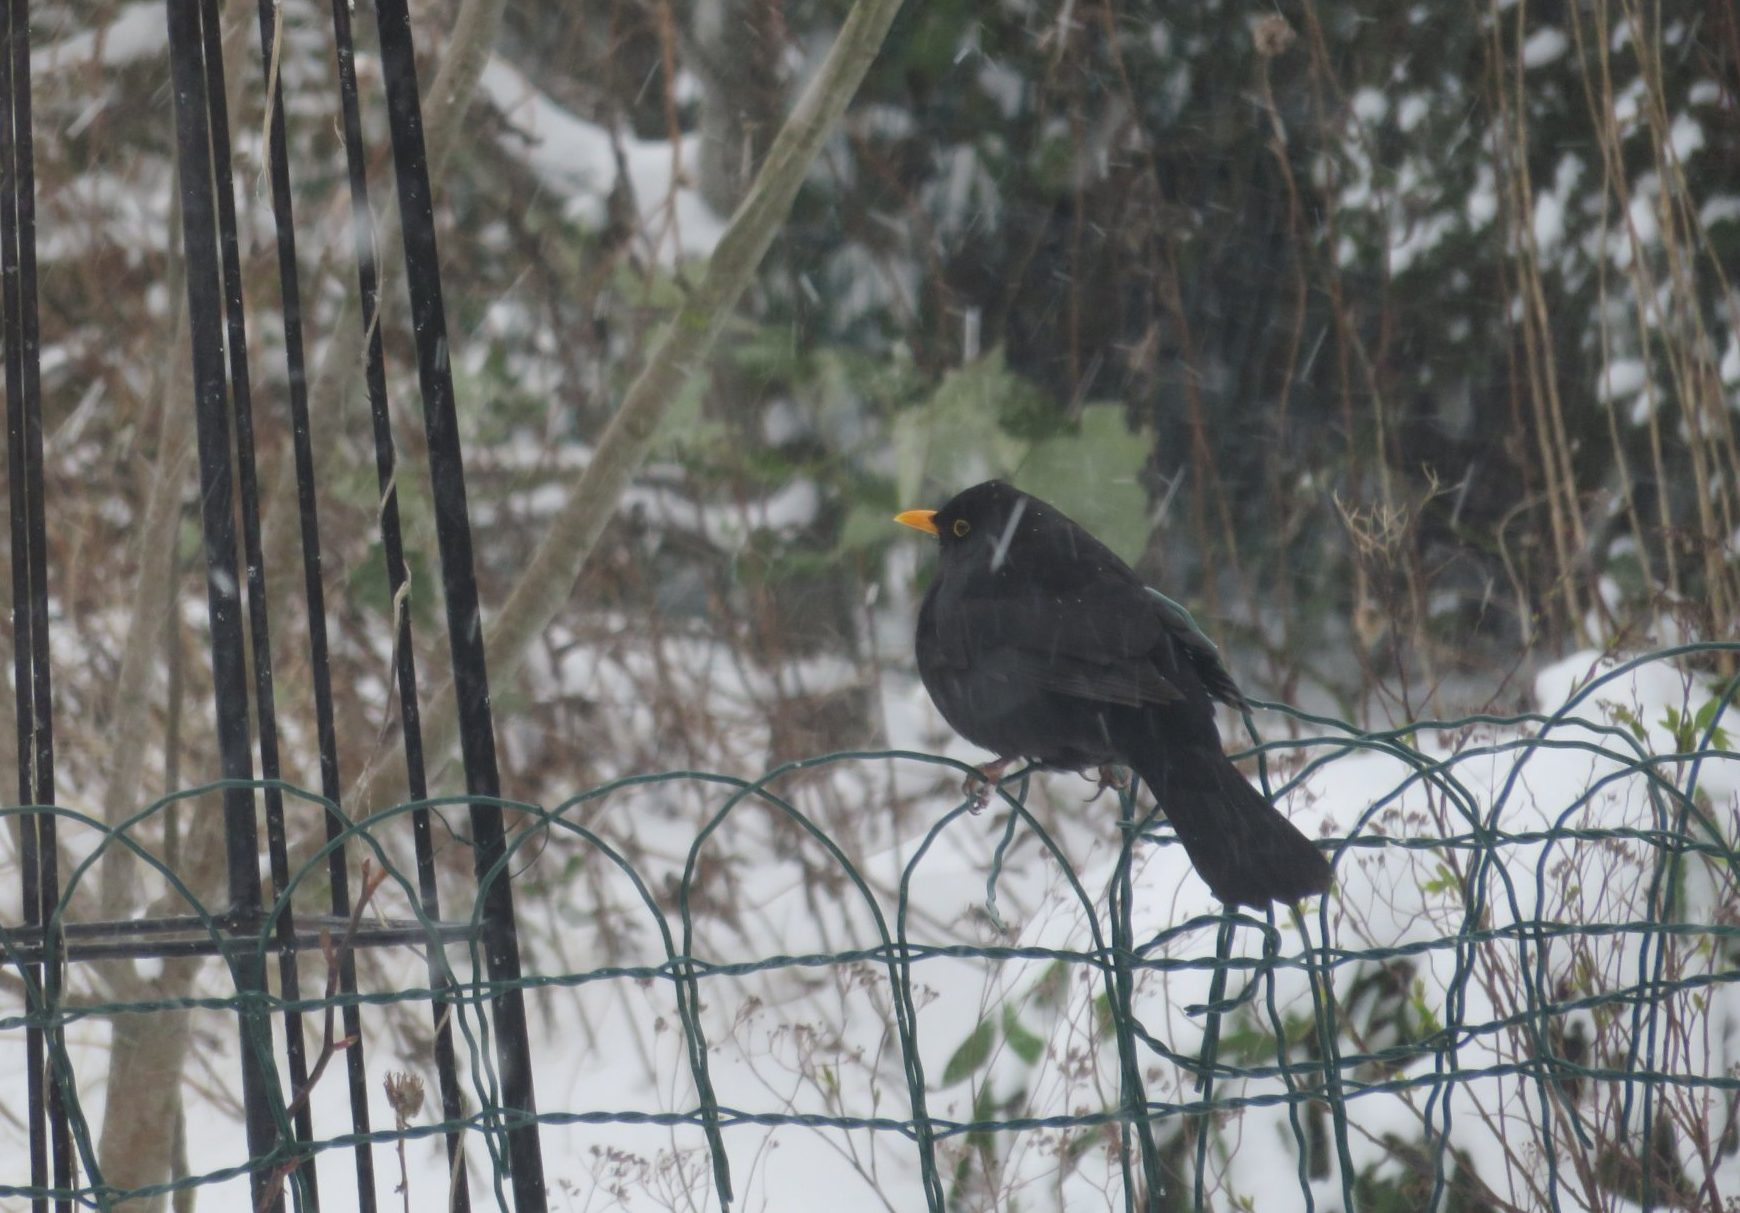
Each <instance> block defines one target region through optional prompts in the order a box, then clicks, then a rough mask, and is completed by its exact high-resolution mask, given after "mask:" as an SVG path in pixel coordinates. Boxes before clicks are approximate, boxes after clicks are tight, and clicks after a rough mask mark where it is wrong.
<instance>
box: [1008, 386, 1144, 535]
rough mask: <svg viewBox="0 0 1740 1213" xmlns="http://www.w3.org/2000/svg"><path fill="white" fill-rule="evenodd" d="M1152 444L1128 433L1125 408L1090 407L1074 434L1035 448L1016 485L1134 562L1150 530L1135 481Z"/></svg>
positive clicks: (1047, 440) (1084, 412)
mask: <svg viewBox="0 0 1740 1213" xmlns="http://www.w3.org/2000/svg"><path fill="white" fill-rule="evenodd" d="M1152 447H1153V443H1152V442H1151V441H1150V440H1149V436H1148V434H1147V433H1146V432H1138V433H1132V432H1131V431H1130V427H1129V426H1128V425H1127V424H1125V421H1124V406H1123V405H1121V404H1113V403H1104V404H1090V405H1088V406H1087V407H1085V408H1084V409H1083V410H1082V414H1081V424H1080V425H1079V426H1078V427H1077V428H1076V430H1075V431H1074V432H1073V433H1064V434H1059V435H1057V436H1056V437H1053V438H1048V439H1045V440H1044V441H1042V442H1039V443H1036V444H1035V445H1034V447H1033V450H1032V452H1031V453H1030V454H1029V455H1028V456H1027V458H1026V459H1025V460H1024V461H1023V462H1022V464H1021V469H1020V471H1019V472H1018V473H1017V474H1016V475H1015V477H1014V481H1015V484H1016V485H1017V486H1018V487H1020V488H1022V489H1025V490H1026V491H1027V492H1029V493H1032V494H1033V495H1034V496H1036V497H1043V498H1044V499H1045V500H1047V501H1049V502H1051V503H1052V504H1053V505H1055V506H1056V507H1057V508H1058V509H1060V510H1062V511H1063V512H1064V513H1066V514H1068V515H1069V516H1070V517H1071V518H1073V519H1075V520H1076V521H1077V522H1079V523H1081V524H1082V525H1083V526H1085V527H1086V528H1087V529H1088V530H1090V531H1092V532H1093V533H1094V534H1095V535H1098V536H1099V537H1100V539H1101V541H1103V542H1104V543H1105V545H1106V546H1107V547H1109V548H1111V549H1112V551H1114V552H1116V553H1117V554H1118V555H1120V556H1122V557H1123V558H1124V559H1125V560H1135V559H1136V558H1137V557H1138V556H1140V555H1141V554H1142V549H1143V548H1144V547H1146V546H1147V543H1148V533H1149V531H1150V530H1152V529H1153V525H1152V521H1151V519H1150V518H1149V516H1148V494H1147V492H1146V491H1144V490H1143V488H1142V485H1141V483H1140V482H1139V481H1138V480H1137V474H1138V473H1139V472H1140V471H1141V470H1142V465H1143V464H1144V463H1146V462H1147V459H1148V453H1149V451H1150V450H1151V449H1152Z"/></svg>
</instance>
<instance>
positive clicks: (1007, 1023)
mask: <svg viewBox="0 0 1740 1213" xmlns="http://www.w3.org/2000/svg"><path fill="white" fill-rule="evenodd" d="M1003 1039H1004V1040H1006V1041H1008V1042H1009V1047H1010V1048H1011V1049H1013V1050H1015V1056H1017V1057H1019V1058H1020V1059H1021V1060H1022V1061H1024V1062H1026V1063H1027V1064H1028V1065H1030V1066H1031V1065H1037V1064H1038V1062H1039V1059H1040V1058H1041V1057H1042V1056H1044V1054H1045V1041H1044V1040H1043V1039H1041V1038H1040V1037H1039V1036H1037V1035H1036V1034H1034V1033H1033V1032H1030V1031H1028V1030H1027V1027H1026V1026H1025V1025H1024V1024H1023V1023H1022V1022H1021V1017H1020V1015H1018V1014H1017V1013H1016V1011H1015V1004H1014V1003H1006V1004H1005V1005H1004V1007H1003Z"/></svg>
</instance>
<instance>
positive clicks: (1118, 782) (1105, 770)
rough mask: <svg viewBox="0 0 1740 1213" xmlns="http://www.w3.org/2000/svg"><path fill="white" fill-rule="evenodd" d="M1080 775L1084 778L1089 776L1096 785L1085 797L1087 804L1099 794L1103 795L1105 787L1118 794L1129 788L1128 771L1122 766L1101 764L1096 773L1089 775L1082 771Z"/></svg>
mask: <svg viewBox="0 0 1740 1213" xmlns="http://www.w3.org/2000/svg"><path fill="white" fill-rule="evenodd" d="M1082 777H1083V778H1084V779H1088V778H1091V779H1092V780H1093V781H1094V783H1095V784H1097V785H1098V786H1097V787H1095V788H1094V794H1093V795H1092V796H1089V797H1088V798H1087V803H1089V804H1092V803H1093V802H1094V801H1096V800H1098V799H1099V798H1100V797H1101V796H1103V795H1105V791H1106V789H1107V788H1110V789H1111V790H1112V791H1114V792H1117V793H1118V794H1119V795H1122V794H1123V793H1125V792H1127V791H1129V788H1130V772H1128V771H1126V770H1125V769H1124V768H1123V767H1114V766H1110V765H1107V766H1102V767H1101V768H1100V769H1099V773H1098V774H1097V775H1093V776H1089V775H1087V774H1086V773H1085V772H1084V773H1083V776H1082Z"/></svg>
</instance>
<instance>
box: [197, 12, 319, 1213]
mask: <svg viewBox="0 0 1740 1213" xmlns="http://www.w3.org/2000/svg"><path fill="white" fill-rule="evenodd" d="M200 17H201V31H200V32H201V40H202V43H203V45H204V48H205V79H206V93H205V95H206V107H207V113H208V114H209V119H210V126H209V130H210V132H211V161H212V187H213V188H212V193H213V197H214V198H215V200H216V203H217V235H218V252H219V257H220V263H221V269H222V275H223V293H224V313H225V321H226V325H225V330H226V331H225V336H226V338H227V341H226V346H227V351H228V353H229V366H230V394H231V401H232V405H233V413H234V419H235V448H234V457H235V469H236V489H237V495H238V497H239V499H240V500H239V504H240V507H241V519H242V536H241V538H242V552H243V555H244V556H245V558H246V570H247V571H246V577H245V584H246V585H247V591H248V593H247V612H248V638H249V640H250V641H251V642H252V646H253V658H254V661H253V666H254V711H255V714H256V718H257V721H258V724H259V745H260V774H261V776H262V777H263V778H265V779H267V780H277V779H278V778H280V777H281V775H282V774H283V771H282V769H281V767H280V764H279V759H278V717H277V710H276V705H275V703H274V697H273V691H272V636H271V627H270V624H269V621H268V619H267V617H266V561H265V555H264V552H263V550H262V545H261V539H260V489H259V480H258V477H257V475H256V474H255V467H254V419H253V414H254V410H253V388H252V384H251V379H250V376H249V373H248V336H247V323H246V316H245V313H244V308H243V300H242V267H241V253H240V250H239V248H238V242H237V239H236V204H235V184H234V181H233V179H232V177H231V173H230V136H229V130H230V122H229V99H228V97H227V96H226V95H225V84H224V65H223V42H222V39H221V38H220V36H219V30H220V26H219V20H218V10H217V0H200ZM264 795H265V802H266V852H267V857H268V863H269V867H270V872H271V880H272V893H273V897H274V899H276V898H277V897H279V896H281V895H282V894H283V892H284V890H285V888H286V887H287V886H288V884H289V881H290V858H289V847H288V840H287V837H286V834H285V827H284V795H283V793H282V792H281V791H280V790H279V789H278V788H276V787H272V786H268V787H267V788H266V789H265V793H264ZM275 929H276V933H277V936H278V945H279V946H278V977H279V984H280V988H281V990H282V993H283V995H284V997H285V998H288V999H296V998H299V997H301V982H300V980H299V977H298V965H297V958H296V948H295V942H294V941H295V923H294V915H293V914H292V912H291V910H290V908H289V907H285V910H284V913H283V914H281V915H280V916H279V918H278V921H277V922H276V924H275ZM284 1055H285V1061H286V1064H287V1067H288V1069H289V1075H290V1084H291V1088H292V1090H294V1091H300V1090H302V1089H303V1088H304V1087H306V1086H307V1084H308V1056H307V1047H306V1043H305V1042H304V1040H303V1035H302V1017H301V1015H300V1014H298V1013H297V1012H295V1011H286V1012H285V1013H284ZM295 1136H296V1138H297V1139H298V1140H299V1141H304V1142H306V1141H311V1140H312V1139H313V1137H314V1120H313V1111H312V1108H311V1107H310V1105H309V1103H308V1102H307V1101H304V1102H303V1104H302V1105H301V1107H299V1108H298V1109H297V1111H296V1123H295ZM296 1178H297V1181H298V1182H299V1183H300V1184H301V1185H302V1195H303V1197H304V1198H305V1200H306V1202H307V1205H308V1207H309V1208H310V1209H315V1210H318V1209H319V1207H320V1194H319V1191H318V1190H317V1188H316V1186H315V1168H314V1157H313V1155H308V1156H306V1157H304V1159H303V1160H302V1165H301V1166H300V1167H299V1168H298V1169H297V1175H296Z"/></svg>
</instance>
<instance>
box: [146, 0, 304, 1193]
mask: <svg viewBox="0 0 1740 1213" xmlns="http://www.w3.org/2000/svg"><path fill="white" fill-rule="evenodd" d="M165 7H166V9H167V11H168V21H169V66H170V74H171V79H172V81H173V83H174V88H175V129H176V160H177V163H178V165H179V168H180V179H181V222H182V239H183V244H184V250H185V254H186V260H187V306H188V327H189V330H190V334H191V345H192V357H193V382H194V405H195V409H196V412H197V423H198V434H199V481H200V523H201V529H202V532H203V535H204V541H205V562H206V598H207V608H208V612H209V616H210V620H211V658H212V681H213V688H214V692H215V702H216V710H217V741H218V754H219V762H220V769H221V771H222V772H223V776H224V778H225V779H231V780H250V779H252V778H253V773H254V771H253V759H252V755H251V754H250V753H249V747H248V687H247V675H246V669H245V665H246V662H245V658H244V654H243V651H242V643H243V642H242V618H241V583H240V580H239V577H238V569H237V562H236V521H235V513H234V501H233V496H232V492H231V484H230V477H231V466H230V424H229V399H228V393H227V390H226V387H227V385H226V382H225V376H224V346H223V322H224V315H223V295H222V287H221V277H220V268H219V262H218V246H217V225H216V215H215V212H214V189H213V184H212V155H211V138H212V130H211V124H210V101H209V98H208V97H207V94H206V72H205V64H204V50H203V45H202V38H201V28H200V27H201V18H200V12H199V6H198V5H196V4H194V3H191V2H189V0H168V3H167V4H166V5H165ZM226 137H227V135H226ZM223 803H224V834H225V843H226V851H227V859H228V869H229V901H230V915H231V918H232V919H233V920H234V921H235V922H236V923H237V924H238V925H246V926H249V927H252V926H255V925H257V924H258V921H259V917H260V877H259V835H258V829H257V825H256V822H255V820H254V796H253V792H252V791H251V789H249V788H247V787H242V786H232V787H229V788H226V789H225V790H224V795H223ZM228 959H229V962H230V968H231V972H232V974H233V975H234V978H235V982H236V986H237V989H238V991H240V992H242V993H255V992H261V991H263V990H264V988H265V983H264V980H263V978H264V974H263V972H262V966H261V965H260V964H259V962H258V960H257V959H256V957H255V954H254V953H253V952H251V951H250V952H244V953H241V954H239V955H236V956H231V957H229V958H228ZM238 1019H239V1028H240V1032H241V1054H242V1056H241V1065H242V1102H243V1107H244V1114H245V1121H246V1127H247V1138H248V1153H249V1155H250V1156H251V1157H254V1158H259V1157H262V1156H264V1155H266V1154H268V1153H270V1152H271V1150H272V1147H273V1145H274V1143H275V1139H276V1136H277V1134H276V1130H275V1127H274V1124H273V1118H272V1112H271V1107H270V1105H269V1104H268V1102H267V1098H268V1097H267V1092H268V1090H269V1087H268V1076H267V1074H266V1071H265V1063H266V1061H267V1060H268V1059H269V1057H270V1055H271V1031H272V1028H271V1023H270V1021H269V1020H268V1019H267V1018H266V1017H265V1016H264V1015H262V1014H261V1013H260V1012H259V1011H258V1010H257V1009H253V1010H247V1009H244V1010H242V1011H241V1012H240V1013H239V1016H238ZM267 1180H268V1176H267V1174H266V1172H265V1170H264V1169H256V1170H255V1172H254V1175H253V1189H254V1200H255V1204H256V1206H257V1205H258V1204H259V1202H260V1201H261V1200H262V1199H263V1197H264V1196H265V1193H266V1185H267ZM272 1207H273V1208H274V1209H278V1210H281V1209H282V1208H283V1197H282V1194H280V1196H279V1197H278V1199H277V1200H276V1201H275V1202H274V1203H273V1206H272Z"/></svg>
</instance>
